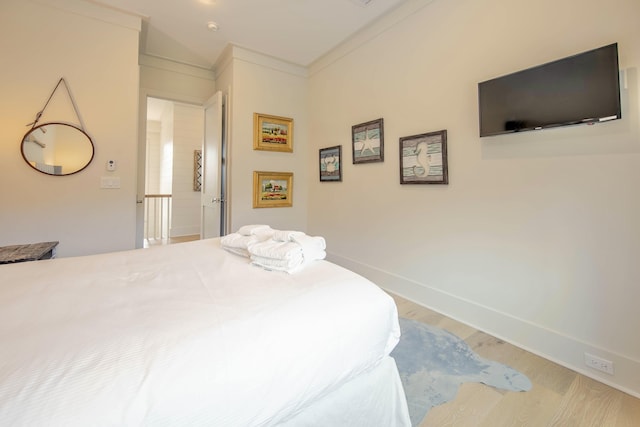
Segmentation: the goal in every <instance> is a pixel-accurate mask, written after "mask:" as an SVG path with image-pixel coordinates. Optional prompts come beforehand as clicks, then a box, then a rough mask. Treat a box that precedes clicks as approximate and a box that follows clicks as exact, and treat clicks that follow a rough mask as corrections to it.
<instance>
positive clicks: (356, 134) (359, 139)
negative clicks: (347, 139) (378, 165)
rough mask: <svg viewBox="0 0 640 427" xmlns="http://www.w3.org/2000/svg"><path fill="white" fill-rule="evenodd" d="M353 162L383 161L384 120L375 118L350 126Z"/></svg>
mask: <svg viewBox="0 0 640 427" xmlns="http://www.w3.org/2000/svg"><path fill="white" fill-rule="evenodd" d="M351 147H352V153H353V164H356V163H372V162H383V161H384V120H383V119H381V118H380V119H376V120H371V121H369V122H366V123H360V124H358V125H353V126H352V127H351Z"/></svg>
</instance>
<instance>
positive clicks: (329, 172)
mask: <svg viewBox="0 0 640 427" xmlns="http://www.w3.org/2000/svg"><path fill="white" fill-rule="evenodd" d="M319 161H320V166H319V170H320V182H340V181H342V145H336V146H335V147H327V148H321V149H320V150H319Z"/></svg>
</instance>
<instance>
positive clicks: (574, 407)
mask: <svg viewBox="0 0 640 427" xmlns="http://www.w3.org/2000/svg"><path fill="white" fill-rule="evenodd" d="M391 296H392V297H393V298H394V299H395V301H396V304H397V306H398V313H399V315H400V316H402V317H406V318H409V319H414V320H419V321H422V322H425V323H428V324H431V325H435V326H438V327H440V328H443V329H446V330H447V331H449V332H451V333H453V334H455V335H457V336H459V337H460V338H462V339H464V340H465V341H466V342H467V343H468V344H469V345H470V347H471V348H472V349H473V350H474V351H475V352H476V353H477V354H478V355H480V356H481V357H485V358H488V359H491V360H495V361H498V362H500V363H504V364H505V365H508V366H511V367H512V368H514V369H517V370H519V371H520V372H522V373H523V374H525V375H527V377H529V379H530V380H531V382H532V383H533V388H532V389H531V390H530V391H528V392H510V391H502V390H498V389H495V388H493V387H489V386H486V385H483V384H476V383H468V384H463V385H462V386H461V387H460V390H459V392H458V395H457V396H456V398H455V399H454V400H453V401H451V402H448V403H445V404H443V405H440V406H436V407H435V408H433V409H431V410H430V411H429V413H428V414H427V416H426V417H425V419H424V420H423V422H422V424H420V427H427V426H438V427H444V426H455V427H463V426H474V427H475V426H482V427H502V426H509V427H511V426H532V427H537V426H558V427H614V426H615V427H639V426H640V399H637V398H635V397H633V396H630V395H628V394H626V393H623V392H621V391H618V390H616V389H614V388H612V387H609V386H607V385H604V384H602V383H600V382H598V381H595V380H592V379H590V378H588V377H585V376H584V375H581V374H578V373H576V372H574V371H572V370H570V369H567V368H564V367H562V366H560V365H558V364H556V363H553V362H550V361H548V360H546V359H543V358H542V357H539V356H536V355H534V354H532V353H529V352H527V351H524V350H522V349H520V348H518V347H515V346H513V345H511V344H508V343H506V342H504V341H501V340H499V339H496V338H494V337H492V336H490V335H487V334H485V333H483V332H480V331H478V330H476V329H473V328H471V327H469V326H467V325H464V324H462V323H460V322H457V321H455V320H453V319H450V318H448V317H446V316H443V315H441V314H438V313H436V312H434V311H432V310H429V309H428V308H425V307H422V306H420V305H418V304H414V303H413V302H411V301H408V300H406V299H404V298H401V297H398V296H396V295H391Z"/></svg>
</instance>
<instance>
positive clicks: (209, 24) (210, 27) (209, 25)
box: [207, 21, 218, 31]
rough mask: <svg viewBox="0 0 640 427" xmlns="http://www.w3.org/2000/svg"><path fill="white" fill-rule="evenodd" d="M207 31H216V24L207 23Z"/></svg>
mask: <svg viewBox="0 0 640 427" xmlns="http://www.w3.org/2000/svg"><path fill="white" fill-rule="evenodd" d="M207 29H208V30H209V31H218V24H216V23H215V22H213V21H209V22H207Z"/></svg>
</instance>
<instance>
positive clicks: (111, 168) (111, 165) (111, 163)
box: [107, 160, 116, 171]
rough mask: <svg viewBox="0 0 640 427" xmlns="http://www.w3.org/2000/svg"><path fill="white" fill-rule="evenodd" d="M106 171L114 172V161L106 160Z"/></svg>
mask: <svg viewBox="0 0 640 427" xmlns="http://www.w3.org/2000/svg"><path fill="white" fill-rule="evenodd" d="M107 170H108V171H114V170H116V161H115V160H107Z"/></svg>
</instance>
